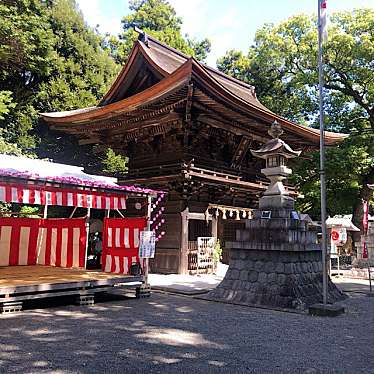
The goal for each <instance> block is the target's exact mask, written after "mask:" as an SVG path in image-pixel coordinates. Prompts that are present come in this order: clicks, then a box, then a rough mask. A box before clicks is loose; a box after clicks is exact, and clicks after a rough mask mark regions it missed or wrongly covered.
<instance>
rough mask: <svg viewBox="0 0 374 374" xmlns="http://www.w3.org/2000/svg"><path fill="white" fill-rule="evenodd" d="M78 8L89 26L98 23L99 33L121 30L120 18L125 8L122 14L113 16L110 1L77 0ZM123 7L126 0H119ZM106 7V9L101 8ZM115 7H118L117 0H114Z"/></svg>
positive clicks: (113, 33) (114, 33) (112, 32)
mask: <svg viewBox="0 0 374 374" xmlns="http://www.w3.org/2000/svg"><path fill="white" fill-rule="evenodd" d="M77 3H78V6H79V9H80V10H81V11H82V12H83V15H84V19H85V21H86V22H87V23H88V24H89V25H90V26H91V27H96V26H97V25H99V31H100V32H101V33H103V34H104V33H110V34H112V35H117V34H118V33H120V32H121V31H122V28H121V18H122V17H123V16H124V15H125V10H124V11H123V13H122V14H117V15H115V16H113V12H111V11H110V10H111V8H110V3H106V2H105V1H104V2H103V1H102V0H77ZM120 3H123V9H125V3H127V1H125V0H120ZM103 7H107V9H103ZM116 7H118V0H116Z"/></svg>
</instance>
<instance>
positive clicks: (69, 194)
mask: <svg viewBox="0 0 374 374" xmlns="http://www.w3.org/2000/svg"><path fill="white" fill-rule="evenodd" d="M73 205H74V203H73V194H72V193H71V192H68V206H73Z"/></svg>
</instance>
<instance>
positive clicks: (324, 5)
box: [320, 0, 327, 42]
mask: <svg viewBox="0 0 374 374" xmlns="http://www.w3.org/2000/svg"><path fill="white" fill-rule="evenodd" d="M320 7H321V18H320V22H321V26H320V27H321V35H322V40H323V41H324V42H325V41H327V1H326V0H320Z"/></svg>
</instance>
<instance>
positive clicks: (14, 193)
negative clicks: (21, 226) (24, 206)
mask: <svg viewBox="0 0 374 374" xmlns="http://www.w3.org/2000/svg"><path fill="white" fill-rule="evenodd" d="M11 191H12V202H13V203H18V190H17V187H12V188H11Z"/></svg>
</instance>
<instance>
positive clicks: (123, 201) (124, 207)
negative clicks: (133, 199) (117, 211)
mask: <svg viewBox="0 0 374 374" xmlns="http://www.w3.org/2000/svg"><path fill="white" fill-rule="evenodd" d="M120 201H121V209H126V199H125V198H124V197H121V199H120Z"/></svg>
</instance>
